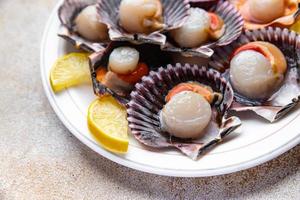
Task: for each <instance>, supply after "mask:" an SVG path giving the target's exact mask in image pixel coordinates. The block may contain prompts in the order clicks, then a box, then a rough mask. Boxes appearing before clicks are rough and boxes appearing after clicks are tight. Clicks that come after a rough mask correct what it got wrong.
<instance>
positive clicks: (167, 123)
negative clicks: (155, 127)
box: [160, 83, 213, 138]
mask: <svg viewBox="0 0 300 200" xmlns="http://www.w3.org/2000/svg"><path fill="white" fill-rule="evenodd" d="M207 88H208V87H205V86H202V85H200V84H197V83H181V84H179V85H177V86H175V87H174V88H172V89H171V90H170V91H169V93H168V95H167V96H166V102H167V103H166V104H165V106H164V107H163V109H162V111H161V113H160V114H161V115H160V121H161V124H162V129H163V130H166V131H167V132H168V133H170V134H171V135H173V136H175V137H178V138H199V137H200V136H201V135H202V133H204V129H205V128H206V127H207V125H208V124H209V122H210V120H211V116H212V109H211V106H210V103H212V100H213V92H212V89H211V88H210V87H209V88H210V89H207Z"/></svg>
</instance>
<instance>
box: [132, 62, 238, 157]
mask: <svg viewBox="0 0 300 200" xmlns="http://www.w3.org/2000/svg"><path fill="white" fill-rule="evenodd" d="M187 81H197V82H199V83H202V84H205V85H208V86H210V87H212V89H213V90H214V91H217V92H220V93H221V94H222V95H223V98H222V100H221V101H220V102H218V103H214V104H213V105H212V110H213V117H212V120H211V122H210V124H209V125H208V128H207V129H206V130H205V131H206V132H205V135H204V136H203V137H201V138H200V139H196V140H183V139H179V138H175V137H172V136H171V135H170V134H168V133H166V132H164V131H163V130H162V129H161V124H160V119H159V112H160V110H161V109H162V108H163V106H164V104H165V96H166V95H167V94H168V91H169V90H170V89H172V88H173V87H174V86H176V85H177V84H179V83H182V82H187ZM232 100H233V91H232V88H231V86H230V84H228V83H227V82H226V80H225V79H224V78H221V76H220V74H219V73H218V72H217V71H215V70H212V69H209V70H208V69H207V68H206V67H198V66H197V65H194V66H190V65H189V64H186V65H184V66H182V65H181V64H176V66H172V65H168V66H167V68H159V69H158V71H152V72H150V74H149V76H146V77H143V79H142V82H140V83H138V84H136V85H135V90H134V91H133V92H132V93H131V99H130V102H129V103H128V104H127V107H128V109H127V113H128V117H127V119H128V122H129V127H130V128H131V132H132V134H133V135H134V136H135V138H136V139H137V140H138V141H140V142H141V143H142V144H144V145H146V146H149V147H154V148H167V147H173V148H177V149H179V150H180V151H181V152H182V153H184V154H185V155H187V156H188V157H190V158H192V159H194V160H196V159H197V158H198V157H199V156H200V155H201V154H202V153H203V152H205V150H207V149H208V148H210V147H212V146H213V145H215V144H217V143H219V142H221V141H222V139H223V138H224V137H225V136H226V135H228V134H229V133H231V132H232V131H233V130H235V129H236V128H237V127H238V126H240V124H241V123H240V120H239V119H238V118H237V117H230V118H226V116H227V110H228V108H229V107H230V105H231V103H232Z"/></svg>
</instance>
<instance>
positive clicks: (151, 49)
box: [89, 41, 171, 104]
mask: <svg viewBox="0 0 300 200" xmlns="http://www.w3.org/2000/svg"><path fill="white" fill-rule="evenodd" d="M121 46H130V47H134V48H135V49H137V50H138V51H139V52H140V61H142V62H144V63H146V64H147V65H148V67H149V68H150V69H152V70H153V69H157V68H158V67H160V66H161V65H163V64H167V63H169V62H170V60H171V58H169V56H168V55H167V54H166V53H165V52H162V51H161V50H160V46H158V45H153V44H140V45H137V44H132V43H129V42H114V41H113V42H110V43H109V45H108V46H107V48H106V49H103V50H101V51H98V52H96V53H93V54H91V55H90V56H89V60H90V70H91V75H92V82H93V88H94V93H95V94H96V95H98V96H102V95H106V94H110V95H112V96H114V97H115V98H116V99H117V100H118V101H119V102H120V103H122V104H126V102H127V101H128V95H129V94H120V93H118V94H117V93H115V92H114V91H112V90H111V89H109V88H107V87H106V86H105V85H103V84H101V83H100V82H99V81H98V80H97V79H96V76H97V75H96V71H97V70H98V68H99V67H101V66H107V65H108V58H109V55H110V53H111V52H112V51H113V50H114V49H115V48H117V47H121Z"/></svg>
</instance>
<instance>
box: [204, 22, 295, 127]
mask: <svg viewBox="0 0 300 200" xmlns="http://www.w3.org/2000/svg"><path fill="white" fill-rule="evenodd" d="M251 42H254V43H256V44H257V43H258V44H266V42H267V44H268V43H272V44H273V45H275V46H277V47H278V48H279V49H280V50H281V51H282V54H283V55H284V58H282V56H281V55H280V54H281V53H279V52H278V51H279V50H278V49H277V48H276V49H277V50H274V48H272V49H273V50H271V51H269V52H268V48H269V50H270V47H271V46H272V45H269V47H268V48H267V49H265V50H262V52H259V51H261V49H259V48H258V49H257V47H256V50H255V48H254V51H255V52H256V53H255V54H256V56H254V55H251V56H250V57H251V58H249V59H250V60H249V62H247V63H248V64H249V63H252V64H253V61H254V62H256V63H258V62H259V64H260V65H261V66H262V65H265V66H264V67H265V68H268V69H269V72H270V73H271V74H269V75H268V72H267V71H268V70H267V71H264V70H265V68H264V67H261V68H257V66H255V67H254V66H252V67H254V68H252V69H253V70H254V71H255V73H256V69H259V70H258V71H257V72H259V73H262V74H264V76H266V77H265V78H264V80H263V81H262V82H261V84H257V85H256V86H255V83H253V84H251V87H253V88H252V89H253V90H252V91H251V89H249V88H248V89H249V90H248V91H245V88H243V89H240V88H238V87H242V84H241V85H237V84H236V80H232V78H230V75H232V70H231V69H230V70H228V68H230V66H232V64H233V63H229V61H230V58H231V57H232V54H233V52H234V51H235V50H236V49H237V48H243V45H245V44H249V43H250V44H251ZM299 47H300V36H299V35H297V34H296V33H295V32H290V31H289V30H288V29H280V28H272V27H269V28H266V29H260V30H252V31H250V30H247V31H246V32H245V33H244V34H243V35H242V36H241V37H240V38H239V39H238V40H237V41H236V42H234V43H232V44H231V45H229V46H226V47H222V48H217V49H216V53H215V55H214V56H213V57H212V60H211V61H210V65H211V66H212V67H214V68H216V69H218V70H219V71H223V72H224V76H225V77H226V78H227V79H230V80H231V82H233V86H234V88H235V102H234V103H233V105H232V108H231V109H232V110H235V111H247V110H250V111H253V112H255V113H256V114H258V115H260V116H262V117H263V118H265V119H267V120H269V121H270V122H274V121H276V120H278V119H279V118H281V117H282V116H283V115H285V114H286V113H288V112H289V111H290V110H291V109H292V108H293V107H294V106H296V105H297V103H298V102H299V100H300V84H299V66H298V65H299V61H300V52H299ZM244 50H246V49H244ZM240 52H241V53H242V52H244V54H245V53H246V51H240ZM248 53H249V52H248ZM257 53H259V54H260V55H259V56H257ZM269 53H271V55H269ZM252 54H254V53H253V51H252ZM261 55H263V56H262V57H261ZM246 57H249V55H248V56H247V55H246ZM258 57H260V58H258ZM272 57H273V58H272ZM265 58H267V60H265ZM241 59H242V58H241ZM253 59H254V60H253ZM265 61H267V62H265ZM241 62H243V63H244V64H245V62H244V61H241ZM264 63H265V64H264ZM236 64H237V65H240V64H241V63H236ZM248 64H247V65H248ZM248 66H251V64H249V65H248ZM252 69H249V70H252ZM274 70H275V71H274ZM250 74H252V73H250ZM257 75H258V74H257ZM251 79H253V80H256V79H257V77H251ZM280 79H283V80H280ZM278 81H279V82H278ZM242 82H243V81H242ZM246 82H247V81H246ZM250 82H251V81H250ZM250 82H249V83H250ZM255 90H257V91H260V92H255Z"/></svg>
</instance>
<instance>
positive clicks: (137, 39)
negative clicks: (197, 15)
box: [98, 0, 190, 45]
mask: <svg viewBox="0 0 300 200" xmlns="http://www.w3.org/2000/svg"><path fill="white" fill-rule="evenodd" d="M161 2H162V5H163V9H164V11H163V18H164V23H165V25H166V26H165V28H164V29H163V30H159V31H155V32H153V33H151V34H149V35H146V34H132V33H128V32H126V31H125V30H124V29H123V28H122V27H121V26H120V25H119V13H118V11H119V5H120V3H121V0H102V1H99V3H98V13H99V15H100V16H101V18H102V19H103V21H104V23H106V24H107V26H108V27H109V36H110V39H111V40H112V41H130V42H132V43H139V44H140V43H152V44H158V45H164V44H165V41H166V37H165V36H164V35H163V34H161V32H163V31H167V30H172V29H175V28H178V27H180V26H182V24H183V23H184V22H185V20H186V19H187V17H188V10H189V8H190V5H189V3H188V0H180V1H172V0H161Z"/></svg>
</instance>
